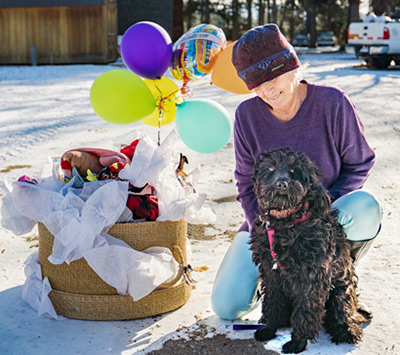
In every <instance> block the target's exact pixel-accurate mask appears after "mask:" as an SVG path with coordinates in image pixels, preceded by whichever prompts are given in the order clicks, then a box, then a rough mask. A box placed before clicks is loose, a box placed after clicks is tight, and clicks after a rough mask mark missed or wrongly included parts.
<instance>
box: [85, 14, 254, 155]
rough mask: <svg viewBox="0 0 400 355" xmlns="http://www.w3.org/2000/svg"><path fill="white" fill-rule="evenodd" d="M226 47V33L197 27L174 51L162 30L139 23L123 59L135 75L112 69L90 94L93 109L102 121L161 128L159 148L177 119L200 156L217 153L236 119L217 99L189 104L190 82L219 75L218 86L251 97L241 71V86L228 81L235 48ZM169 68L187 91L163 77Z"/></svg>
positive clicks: (131, 32) (125, 43)
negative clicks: (163, 132) (163, 134)
mask: <svg viewBox="0 0 400 355" xmlns="http://www.w3.org/2000/svg"><path fill="white" fill-rule="evenodd" d="M225 48H226V39H225V35H224V33H223V31H222V30H221V29H219V28H218V27H216V26H213V25H208V24H201V25H198V26H196V27H193V28H191V29H190V30H189V31H188V32H187V33H185V34H184V35H183V36H182V37H181V38H179V39H178V41H177V42H176V43H175V44H174V46H173V45H172V41H171V38H170V36H169V35H168V33H167V32H166V31H165V29H164V28H162V27H161V26H160V25H158V24H156V23H153V22H147V21H146V22H138V23H136V24H134V25H132V26H131V27H130V28H129V29H128V30H127V31H126V32H125V34H124V35H123V37H122V41H121V56H122V59H123V61H124V64H125V65H126V67H127V68H128V69H129V71H127V70H118V69H116V70H110V71H108V72H105V73H103V74H101V75H100V76H99V77H97V78H96V80H95V81H94V82H93V84H92V87H91V89H90V102H91V104H92V107H93V109H94V111H95V112H96V113H97V114H98V116H100V117H101V118H102V119H104V120H105V121H108V122H111V123H114V124H129V123H133V122H137V121H139V120H141V121H142V122H143V123H145V124H147V125H150V126H154V127H158V128H159V130H158V135H159V137H158V143H159V144H160V129H161V126H165V125H168V124H170V123H171V122H173V121H174V120H176V123H177V125H178V134H179V136H180V137H181V139H182V141H183V142H184V143H185V144H186V145H187V146H188V147H189V148H191V149H193V150H195V151H197V152H200V153H213V152H216V151H218V150H220V149H222V148H223V147H224V146H225V145H226V143H227V142H228V141H229V139H230V136H231V132H232V122H231V118H230V116H229V114H228V112H227V111H226V110H225V108H224V107H223V106H222V105H220V104H218V103H217V102H215V101H213V100H210V99H197V100H196V99H190V100H187V99H188V97H189V96H190V94H191V89H190V88H189V86H188V82H189V81H191V80H199V79H201V78H203V77H204V76H205V75H207V74H209V73H210V72H211V71H213V74H212V80H213V82H214V84H215V85H216V86H218V87H221V88H222V89H224V90H227V91H231V92H235V93H248V92H249V91H248V90H247V88H246V90H244V88H243V86H244V83H243V82H241V80H240V79H239V78H238V76H237V74H236V71H234V75H233V79H236V78H237V80H238V83H236V84H234V85H233V86H232V85H231V81H232V75H231V78H230V79H226V78H225V75H226V70H227V69H226V67H227V62H229V64H230V65H231V67H232V68H233V65H232V64H231V62H230V56H231V54H229V50H230V51H231V46H228V47H227V48H226V49H225ZM230 53H231V52H230ZM168 68H170V72H171V74H172V76H173V77H174V78H175V79H177V80H182V81H183V86H182V87H181V89H179V87H178V85H177V84H176V83H175V82H174V81H172V80H171V79H169V78H167V77H165V76H163V75H164V74H165V73H166V71H167V70H168ZM213 68H214V69H213ZM232 68H230V69H232ZM233 70H234V69H233ZM228 75H230V74H228ZM142 78H144V79H142ZM228 78H229V77H228ZM227 82H228V84H227ZM240 84H242V86H240ZM236 86H237V87H238V89H237V88H236ZM244 87H245V86H244ZM183 99H185V101H184V100H183Z"/></svg>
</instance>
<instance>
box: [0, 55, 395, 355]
mask: <svg viewBox="0 0 400 355" xmlns="http://www.w3.org/2000/svg"><path fill="white" fill-rule="evenodd" d="M300 60H301V61H302V63H303V69H302V73H303V76H304V78H306V79H307V80H309V81H312V82H319V83H328V84H332V85H336V86H338V87H340V88H341V89H343V90H344V91H346V92H347V93H348V94H349V96H350V98H351V99H352V100H353V102H354V103H355V104H356V107H357V109H358V112H359V115H360V117H361V118H362V120H363V122H364V126H365V134H366V136H367V139H368V141H369V143H370V144H371V146H372V147H373V148H374V150H375V152H376V155H377V163H376V166H375V168H374V169H373V171H372V173H371V176H370V178H369V180H368V182H367V184H366V187H367V188H369V189H370V190H372V191H373V192H374V193H375V194H376V195H377V196H378V198H379V199H380V200H381V202H382V204H383V207H384V221H383V227H382V231H381V234H380V235H379V238H378V239H377V240H376V241H375V244H374V246H373V248H372V249H371V250H370V251H369V253H368V254H367V256H366V257H365V258H364V260H362V261H361V263H360V265H359V266H358V268H357V271H358V275H359V277H360V291H361V294H362V298H363V300H364V301H365V302H366V303H367V304H368V305H369V306H370V308H371V310H372V311H373V313H374V319H373V320H372V322H371V323H370V324H369V325H367V326H366V327H365V329H364V332H365V334H364V338H363V341H362V342H361V343H360V344H358V345H356V346H352V345H339V346H336V345H334V344H332V343H331V342H330V341H329V339H328V337H327V335H326V334H325V333H324V332H321V335H320V337H319V339H318V341H317V342H316V343H312V344H309V345H308V348H307V350H306V351H305V352H304V354H325V355H326V354H327V355H333V354H335V355H336V354H357V355H361V354H362V355H368V354H386V353H387V354H396V353H400V340H399V337H398V329H399V328H400V319H399V317H398V300H399V286H400V273H399V271H398V270H399V266H400V239H399V238H398V237H397V231H398V230H399V229H400V228H399V227H400V226H399V215H400V208H399V205H400V193H399V187H400V183H399V176H400V168H399V164H398V157H399V155H400V144H399V139H400V116H399V114H398V111H399V109H398V102H399V99H400V94H399V90H398V85H399V82H400V71H399V68H398V67H392V68H390V69H389V70H385V71H383V70H372V69H369V68H367V67H365V66H364V65H362V62H361V61H359V60H357V59H355V58H354V57H352V56H350V55H348V54H344V53H326V54H301V55H300ZM121 67H122V63H121V62H120V61H117V62H115V63H112V64H109V65H69V66H37V67H30V66H24V67H21V66H1V67H0V98H1V99H0V173H1V177H2V179H1V180H3V178H6V179H7V180H8V181H12V180H15V179H17V178H18V177H19V176H21V175H24V174H28V175H37V174H39V172H40V170H41V168H42V166H43V164H44V163H45V162H46V161H47V159H48V157H52V158H57V157H60V156H61V154H62V153H63V152H64V151H66V150H68V149H70V148H76V147H81V146H88V147H100V148H113V147H114V146H115V144H118V143H129V142H126V141H127V140H129V136H132V135H134V133H130V132H133V131H141V132H144V133H146V134H148V135H149V136H150V137H151V138H152V139H154V141H156V140H157V128H153V127H149V126H145V125H144V124H142V123H140V122H139V123H135V124H131V125H129V126H118V125H112V124H110V123H107V122H105V121H103V120H101V119H100V118H98V117H97V115H96V114H95V113H94V111H93V109H92V107H91V105H90V102H89V90H90V86H91V84H92V83H93V81H94V80H95V79H96V77H98V76H99V75H100V74H102V73H104V72H105V71H108V70H112V69H120V68H121ZM167 75H168V74H167ZM207 80H209V78H206V79H204V80H202V81H201V82H195V83H192V88H193V92H194V98H211V99H213V100H215V101H217V102H219V103H220V104H222V105H223V106H224V107H225V108H226V109H227V110H228V112H229V113H230V115H231V116H232V118H233V117H234V111H235V108H236V107H237V105H238V104H239V103H240V102H241V101H242V100H244V99H245V98H246V97H247V96H246V95H245V96H239V95H234V94H230V93H228V92H225V91H223V90H221V89H219V88H217V87H214V86H212V85H209V84H208V81H207ZM173 126H174V124H171V125H169V126H166V127H163V128H162V130H161V138H162V139H163V138H165V137H166V135H167V133H168V132H169V130H170V129H171V128H172V127H173ZM184 153H185V154H186V155H187V156H188V158H189V161H190V163H191V164H190V165H191V166H192V167H193V166H195V165H196V164H198V165H199V166H200V168H201V175H200V180H199V184H198V187H197V190H198V191H199V192H200V193H207V195H208V199H207V203H208V204H209V205H210V206H211V207H212V208H213V210H214V212H215V213H216V215H217V217H218V218H217V222H215V223H214V224H212V225H206V226H203V228H198V229H196V231H197V232H195V235H194V237H193V238H192V241H191V249H192V259H191V265H192V266H193V267H196V266H197V267H201V266H207V267H208V270H205V271H202V272H194V273H193V277H194V278H195V279H196V280H197V281H198V282H197V283H196V288H195V289H194V290H193V292H192V296H191V298H190V299H189V301H188V302H187V303H186V304H185V305H184V306H183V307H181V308H180V309H178V310H176V311H173V312H170V313H168V314H165V315H161V316H157V317H150V318H145V319H138V320H130V321H114V322H89V321H80V320H74V319H65V320H60V321H56V320H50V319H47V318H39V317H38V316H37V313H36V312H35V311H34V310H33V309H32V308H30V307H29V306H28V305H27V304H25V303H24V301H22V299H21V289H22V284H23V283H24V281H25V275H24V261H25V260H26V259H27V257H28V256H29V255H30V254H31V253H32V252H33V251H34V250H36V249H37V247H36V246H35V245H36V244H37V240H31V239H32V238H33V237H34V236H35V235H36V234H37V231H36V229H35V230H33V231H32V232H31V233H28V234H27V235H24V236H14V235H13V234H12V233H11V232H10V231H8V230H5V229H3V228H1V229H0V354H50V353H54V354H73V353H79V354H94V353H97V354H133V353H138V354H145V353H147V352H149V351H151V350H154V349H157V348H161V347H162V344H163V342H165V341H167V340H168V339H172V338H174V339H177V338H179V337H183V338H185V337H188V336H189V335H190V334H191V333H193V332H194V331H195V330H196V329H199V327H202V328H206V329H207V331H208V335H207V336H212V335H214V334H226V335H227V336H228V337H230V338H242V339H246V338H252V337H253V331H251V330H250V331H233V330H232V322H228V321H223V320H221V319H219V318H218V317H217V316H216V315H215V314H214V313H213V311H212V309H211V304H210V294H211V290H212V284H213V280H214V278H215V275H216V272H217V270H218V266H219V264H220V262H221V260H222V258H223V256H224V254H225V252H226V250H227V248H228V246H229V243H230V241H231V238H232V237H233V236H234V234H235V231H236V230H237V229H238V227H239V226H240V225H241V223H242V221H243V213H242V211H241V209H240V206H239V205H238V203H237V202H235V200H234V196H235V194H236V188H235V183H234V177H233V169H234V157H233V145H232V140H231V141H230V142H229V143H228V145H227V146H226V147H225V148H223V149H222V150H221V151H219V152H217V153H213V154H210V155H208V154H199V153H196V152H193V151H190V150H189V149H187V151H185V152H184ZM188 169H190V166H189V167H188ZM1 194H4V192H1V190H0V197H1ZM203 230H204V231H203ZM196 233H197V234H196ZM259 316H260V310H259V309H257V310H255V311H253V312H252V313H251V314H250V315H249V316H247V317H246V318H248V319H249V320H250V321H251V322H256V321H257V320H258V318H259ZM178 330H180V331H178ZM281 333H282V335H281V336H280V337H279V338H277V339H275V340H273V341H271V342H269V343H266V344H265V348H266V349H272V350H276V351H279V348H280V346H281V345H282V343H283V342H285V339H287V338H288V336H289V330H283V331H282V332H281Z"/></svg>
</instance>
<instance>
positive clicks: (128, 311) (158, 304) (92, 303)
mask: <svg viewBox="0 0 400 355" xmlns="http://www.w3.org/2000/svg"><path fill="white" fill-rule="evenodd" d="M186 228H187V224H186V222H185V221H184V220H182V221H178V222H171V221H166V222H141V223H117V224H115V225H114V226H113V227H112V228H111V229H110V230H109V232H108V233H109V234H110V235H112V236H114V237H116V238H118V239H121V240H123V241H124V242H126V243H127V244H129V245H130V246H131V247H132V248H134V249H136V250H138V251H142V250H145V249H147V248H149V247H152V246H161V247H166V248H169V249H170V250H171V251H172V253H173V255H174V257H175V259H176V261H177V262H178V264H180V265H182V266H183V265H187V252H186V231H187V229H186ZM38 229H39V262H40V264H41V267H42V276H43V278H45V277H48V278H49V281H50V284H51V286H52V289H53V290H52V291H51V292H50V294H49V297H50V299H51V301H52V303H53V306H54V308H55V310H56V312H57V314H59V315H63V316H65V317H68V318H75V319H85V320H126V319H135V318H144V317H149V316H153V315H157V314H161V313H166V312H169V311H172V310H174V309H176V308H179V307H181V306H183V305H184V304H185V303H186V302H187V300H188V299H189V297H190V293H191V287H190V286H189V285H187V284H186V283H185V282H184V280H183V277H182V275H183V268H182V267H179V272H178V274H177V275H176V277H175V278H174V280H172V281H170V282H168V283H165V284H163V285H161V287H159V289H157V290H156V291H153V292H152V293H151V294H149V295H147V296H146V297H144V298H142V299H140V300H138V301H137V302H134V301H133V299H132V297H131V296H130V295H119V294H118V293H117V290H116V289H115V288H114V287H112V286H110V285H108V284H107V283H105V282H104V281H103V280H102V279H101V278H100V277H99V276H98V275H97V274H96V273H95V272H94V271H93V270H92V269H91V268H90V267H89V265H88V264H87V262H86V260H84V259H79V260H76V261H73V262H71V263H70V264H69V265H68V264H66V263H64V264H61V265H54V264H52V263H50V262H49V260H48V257H49V255H50V254H51V253H52V248H53V241H54V237H53V235H52V234H51V233H50V232H49V231H48V229H47V228H46V227H45V226H44V225H43V224H41V223H39V228H38Z"/></svg>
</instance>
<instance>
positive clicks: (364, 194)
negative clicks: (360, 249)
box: [332, 190, 383, 241]
mask: <svg viewBox="0 0 400 355" xmlns="http://www.w3.org/2000/svg"><path fill="white" fill-rule="evenodd" d="M332 206H333V208H335V209H337V210H338V212H339V216H338V218H339V223H340V224H341V225H342V226H343V230H344V232H345V233H346V235H347V238H348V239H349V240H352V241H363V240H369V239H372V238H374V237H375V236H376V235H377V233H378V231H379V228H380V224H381V220H382V214H383V213H382V206H381V204H380V203H379V201H378V199H377V198H376V197H375V196H374V195H373V194H372V193H371V192H369V191H367V190H356V191H352V192H350V193H348V194H346V195H344V196H342V197H340V198H339V199H337V200H336V201H335V202H334V203H333V205H332Z"/></svg>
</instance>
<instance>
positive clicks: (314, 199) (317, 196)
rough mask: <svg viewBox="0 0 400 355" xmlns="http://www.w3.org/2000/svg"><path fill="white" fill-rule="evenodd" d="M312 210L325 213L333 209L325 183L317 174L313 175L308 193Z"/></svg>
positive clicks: (321, 213) (319, 213)
mask: <svg viewBox="0 0 400 355" xmlns="http://www.w3.org/2000/svg"><path fill="white" fill-rule="evenodd" d="M307 195H308V196H307V197H308V198H307V200H308V203H309V206H310V207H309V208H310V210H314V211H315V212H316V214H318V215H325V214H327V213H329V212H330V210H331V208H332V207H331V199H330V197H329V194H328V191H327V190H326V189H325V187H324V185H322V183H321V182H320V181H319V179H318V177H317V175H315V176H314V177H312V181H311V186H310V189H309V191H308V194H307Z"/></svg>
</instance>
